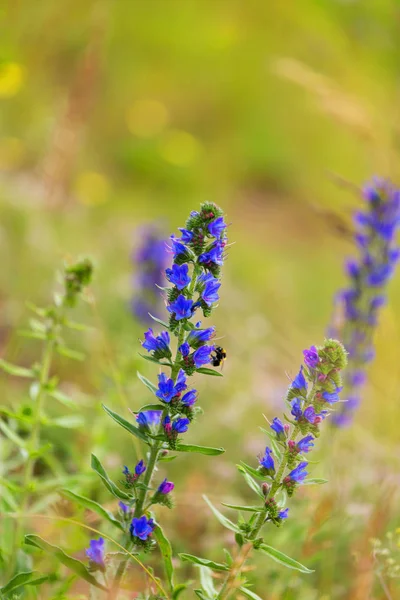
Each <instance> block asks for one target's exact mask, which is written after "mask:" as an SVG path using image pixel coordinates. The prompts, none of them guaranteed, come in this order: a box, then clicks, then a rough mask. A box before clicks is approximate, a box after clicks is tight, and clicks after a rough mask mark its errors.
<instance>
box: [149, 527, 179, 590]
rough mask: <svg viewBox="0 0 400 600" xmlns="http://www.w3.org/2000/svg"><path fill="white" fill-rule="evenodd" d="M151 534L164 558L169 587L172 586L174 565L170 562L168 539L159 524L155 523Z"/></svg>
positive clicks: (170, 550) (170, 553) (170, 548)
mask: <svg viewBox="0 0 400 600" xmlns="http://www.w3.org/2000/svg"><path fill="white" fill-rule="evenodd" d="M153 535H154V537H155V539H156V541H157V543H158V546H159V548H160V552H161V555H162V557H163V560H164V568H165V572H166V574H167V578H168V582H169V585H170V588H171V589H173V588H174V565H173V564H172V547H171V543H170V541H169V539H168V538H167V537H166V536H165V534H164V532H163V530H162V529H161V527H160V525H158V524H156V526H155V529H154V532H153Z"/></svg>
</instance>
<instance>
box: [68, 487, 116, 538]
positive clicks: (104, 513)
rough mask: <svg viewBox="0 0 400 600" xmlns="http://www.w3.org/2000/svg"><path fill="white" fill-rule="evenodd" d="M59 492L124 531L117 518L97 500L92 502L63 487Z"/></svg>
mask: <svg viewBox="0 0 400 600" xmlns="http://www.w3.org/2000/svg"><path fill="white" fill-rule="evenodd" d="M61 494H62V495H63V496H66V497H67V498H69V499H70V500H74V501H75V502H77V503H78V504H80V505H81V506H84V507H85V508H88V509H89V510H92V511H93V512H95V513H97V514H98V515H100V516H101V517H103V519H106V520H107V521H109V522H110V523H112V524H113V525H114V526H115V527H118V529H120V530H121V531H124V527H123V526H122V525H121V523H120V522H119V521H118V519H116V518H115V517H114V515H113V514H112V513H111V512H110V511H108V510H106V509H105V508H103V507H102V506H101V505H100V504H98V503H97V502H94V500H90V499H89V498H85V497H84V496H80V495H79V494H75V492H71V491H70V490H65V489H64V490H61Z"/></svg>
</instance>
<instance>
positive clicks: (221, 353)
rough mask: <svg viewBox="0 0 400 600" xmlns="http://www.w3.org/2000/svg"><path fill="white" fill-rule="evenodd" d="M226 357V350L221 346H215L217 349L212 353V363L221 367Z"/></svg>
mask: <svg viewBox="0 0 400 600" xmlns="http://www.w3.org/2000/svg"><path fill="white" fill-rule="evenodd" d="M225 359H226V350H225V349H224V348H221V346H215V350H214V352H213V353H212V355H211V364H212V366H213V367H219V366H220V365H222V363H223V362H224V360H225Z"/></svg>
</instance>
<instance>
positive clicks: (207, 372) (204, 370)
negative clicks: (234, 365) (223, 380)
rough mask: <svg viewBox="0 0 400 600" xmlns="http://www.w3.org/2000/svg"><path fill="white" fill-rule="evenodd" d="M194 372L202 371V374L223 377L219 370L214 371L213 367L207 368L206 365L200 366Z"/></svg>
mask: <svg viewBox="0 0 400 600" xmlns="http://www.w3.org/2000/svg"><path fill="white" fill-rule="evenodd" d="M196 373H202V374H203V375H212V376H213V377H223V375H222V373H220V372H219V371H214V369H208V368H207V367H200V369H196Z"/></svg>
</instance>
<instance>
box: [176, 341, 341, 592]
mask: <svg viewBox="0 0 400 600" xmlns="http://www.w3.org/2000/svg"><path fill="white" fill-rule="evenodd" d="M346 362H347V358H346V351H345V349H344V347H343V346H342V344H341V343H340V342H338V341H336V340H326V341H325V343H324V344H323V345H322V346H321V347H319V348H316V347H315V346H312V347H311V348H310V349H309V350H305V351H304V365H303V366H301V367H300V371H299V373H298V374H297V375H296V377H295V378H294V380H293V381H292V383H291V384H290V387H289V389H288V392H287V394H286V398H285V406H286V413H285V415H284V419H283V420H281V419H279V418H278V417H275V418H274V419H273V420H272V422H271V423H270V427H269V429H263V431H264V432H265V433H266V435H267V436H268V438H269V441H268V445H267V447H266V448H265V451H264V453H263V454H262V455H260V456H259V459H258V463H259V464H258V467H257V468H254V467H252V466H250V465H247V464H246V463H244V462H242V463H241V464H240V465H238V468H239V471H240V472H241V473H242V474H243V476H244V478H245V480H246V483H247V484H248V485H249V486H250V488H251V489H252V490H253V492H254V493H255V494H256V496H257V499H258V503H257V504H256V505H252V506H237V505H232V504H226V503H224V505H225V506H228V507H229V508H231V509H233V510H236V511H239V512H240V513H241V514H249V513H250V514H251V517H250V518H249V519H248V520H245V519H244V518H242V517H241V516H240V517H239V519H238V521H237V523H234V522H233V521H231V520H229V519H228V518H227V517H225V516H224V515H222V514H221V513H220V512H219V510H217V509H216V508H215V507H214V506H213V505H212V504H211V503H210V501H209V500H208V499H206V501H207V503H208V504H209V506H210V508H211V509H212V511H213V513H214V514H215V516H216V517H217V519H218V520H219V521H220V522H221V524H222V525H223V526H224V527H226V528H228V529H230V530H232V531H234V532H235V539H236V543H237V545H238V552H237V554H236V557H235V558H232V557H229V554H228V555H227V556H228V557H229V558H228V560H227V561H226V562H225V563H215V562H214V561H212V562H210V561H208V562H207V561H206V560H205V559H201V558H198V557H194V556H191V555H181V557H182V558H183V560H188V561H190V562H194V563H197V564H201V565H206V564H208V566H209V569H211V570H216V571H218V572H221V571H222V572H225V578H224V581H223V584H222V586H221V587H220V589H219V590H215V596H213V597H215V598H217V599H218V600H226V599H228V598H233V597H236V594H239V593H241V594H242V595H244V596H246V597H249V598H254V599H258V598H259V597H258V596H257V595H256V594H254V592H252V591H251V590H249V589H248V587H247V584H248V583H249V582H247V581H246V578H245V576H244V575H243V571H244V567H245V563H246V561H247V559H248V558H249V556H250V553H251V552H252V551H253V550H257V551H260V552H262V553H263V554H266V555H268V556H269V557H270V558H272V559H273V560H275V561H278V562H280V563H281V564H284V565H286V566H287V567H289V568H291V569H296V570H298V571H301V572H303V573H310V572H311V571H310V570H309V569H307V567H305V566H303V565H301V564H300V563H299V562H298V561H296V560H294V559H292V558H290V557H288V556H286V555H285V554H283V553H282V552H280V551H279V550H277V549H276V548H273V547H272V546H270V545H268V544H266V543H265V542H264V539H263V537H262V536H261V533H262V529H263V528H264V527H265V528H267V527H269V526H271V525H274V526H277V527H280V526H281V525H282V524H283V522H284V521H285V519H287V518H288V512H289V509H288V508H287V507H286V502H287V498H288V497H289V498H290V497H292V496H293V495H294V494H295V493H296V491H297V489H298V487H299V486H301V485H302V484H304V483H307V484H312V483H315V484H317V483H324V482H325V480H320V479H307V476H308V459H307V456H308V454H309V452H310V451H311V450H312V449H313V447H314V443H315V441H316V439H317V438H318V437H319V435H320V427H321V424H322V422H323V421H324V420H325V419H326V418H327V417H329V416H330V414H331V413H333V409H334V408H335V405H336V404H337V402H339V393H340V391H341V389H342V378H341V370H342V369H343V368H344V367H345V366H346ZM289 414H290V416H287V415H289ZM333 414H334V413H333ZM267 533H268V537H270V535H271V529H270V528H269V531H268V530H266V534H267ZM208 584H209V585H211V584H212V585H213V582H212V580H210V578H209V579H208ZM200 597H202V596H200ZM207 597H208V596H207Z"/></svg>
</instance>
